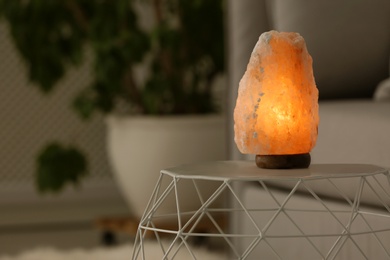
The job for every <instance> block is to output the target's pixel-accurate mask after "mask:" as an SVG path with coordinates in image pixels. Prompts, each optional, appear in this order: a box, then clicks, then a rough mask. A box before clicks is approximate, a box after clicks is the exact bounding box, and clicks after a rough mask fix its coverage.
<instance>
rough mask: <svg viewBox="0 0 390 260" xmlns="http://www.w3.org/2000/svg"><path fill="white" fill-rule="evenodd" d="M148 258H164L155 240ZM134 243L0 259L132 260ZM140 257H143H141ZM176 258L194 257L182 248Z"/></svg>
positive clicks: (207, 259)
mask: <svg viewBox="0 0 390 260" xmlns="http://www.w3.org/2000/svg"><path fill="white" fill-rule="evenodd" d="M145 248H147V252H146V253H147V255H146V257H147V258H146V259H151V260H157V259H161V258H162V253H161V248H160V246H159V245H158V244H157V243H155V242H148V244H147V247H145ZM192 250H193V253H194V255H195V256H196V258H197V259H200V260H225V259H226V256H225V255H223V254H219V253H216V252H210V251H208V250H206V249H204V248H195V249H192ZM132 253H133V245H132V244H126V245H121V246H115V247H105V248H96V249H73V250H58V249H54V248H37V249H33V250H29V251H26V252H23V253H20V254H18V255H13V256H6V255H0V260H130V259H131V257H132ZM139 259H142V258H141V257H139ZM174 259H178V260H186V259H193V258H192V257H191V256H190V255H189V253H188V251H187V250H180V251H179V253H178V254H177V255H176V257H175V258H174Z"/></svg>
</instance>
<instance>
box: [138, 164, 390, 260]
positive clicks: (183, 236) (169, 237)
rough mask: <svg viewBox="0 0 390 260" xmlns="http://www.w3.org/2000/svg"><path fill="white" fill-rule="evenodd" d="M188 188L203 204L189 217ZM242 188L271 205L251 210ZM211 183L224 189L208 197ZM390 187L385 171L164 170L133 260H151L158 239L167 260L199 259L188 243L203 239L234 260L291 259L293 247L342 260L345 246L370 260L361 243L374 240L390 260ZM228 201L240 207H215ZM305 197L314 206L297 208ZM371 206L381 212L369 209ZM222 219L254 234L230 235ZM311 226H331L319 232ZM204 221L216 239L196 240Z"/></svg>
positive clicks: (351, 167) (346, 167)
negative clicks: (229, 217) (255, 256)
mask: <svg viewBox="0 0 390 260" xmlns="http://www.w3.org/2000/svg"><path fill="white" fill-rule="evenodd" d="M185 182H191V183H192V184H193V189H194V190H195V191H196V194H197V196H194V198H193V200H196V201H198V202H199V207H198V208H197V209H194V210H190V211H187V210H183V208H185V205H182V203H181V202H180V198H181V197H182V196H185V194H186V193H187V192H188V185H185V186H186V187H187V188H186V189H187V190H182V189H180V185H181V184H183V183H185ZM238 182H251V183H254V185H257V186H258V188H259V189H262V190H263V191H265V192H266V193H265V194H267V196H268V199H267V200H266V201H267V202H266V203H260V204H259V205H256V207H254V208H248V207H247V205H245V202H244V201H243V200H242V198H241V197H240V194H239V192H237V190H235V189H234V188H233V186H235V183H238ZM211 183H213V185H215V184H216V183H217V184H218V185H216V189H215V190H214V191H213V192H211V193H210V194H201V193H200V191H199V189H198V187H199V186H200V185H209V184H211ZM389 183H390V177H389V172H388V171H387V170H386V169H384V168H381V167H378V166H374V165H365V164H337V165H336V164H321V165H315V164H314V165H311V166H310V167H309V168H308V169H292V170H267V169H259V168H257V167H256V166H255V164H254V162H251V161H220V162H207V163H200V164H193V165H184V166H180V167H176V168H171V169H167V170H162V171H161V174H160V177H159V180H158V182H157V184H156V188H155V190H154V192H153V194H152V196H151V199H150V202H149V205H148V206H147V208H146V210H145V213H144V216H143V217H142V219H141V221H140V224H139V227H138V232H137V237H136V241H135V245H134V252H133V258H132V259H150V258H148V249H147V246H146V245H147V243H145V240H146V239H147V237H151V236H152V237H155V238H156V239H157V241H158V242H159V244H160V249H161V259H176V258H175V256H177V254H178V252H179V251H182V250H184V251H186V252H187V254H188V259H198V258H197V256H196V255H195V253H194V250H193V245H192V244H191V243H190V242H189V241H190V240H191V239H192V238H194V237H201V236H202V237H210V238H212V239H219V240H220V242H221V243H224V244H225V245H226V247H227V249H228V250H229V251H230V255H231V257H232V259H246V258H249V257H250V254H251V252H252V251H253V249H254V248H256V247H258V246H262V247H264V248H265V249H266V250H268V251H269V252H270V254H271V255H273V256H274V257H275V259H291V256H286V255H283V252H282V250H281V249H282V247H286V246H287V247H288V246H298V247H299V250H300V251H301V252H303V253H302V254H303V255H304V253H306V252H307V254H308V255H309V256H310V259H338V258H337V257H338V255H339V253H340V252H341V251H342V250H343V249H344V248H345V247H346V245H349V248H352V249H348V250H355V251H356V252H357V254H358V255H359V256H360V257H361V258H362V259H369V258H370V252H367V249H366V248H365V247H364V246H362V245H361V239H362V237H365V236H369V239H370V240H372V241H374V242H373V243H374V244H375V248H374V249H373V248H371V249H369V250H368V251H370V250H377V251H379V250H380V251H381V255H383V256H384V259H389V258H390V245H389V242H388V241H387V242H386V241H384V239H386V237H384V235H385V236H387V237H388V238H389V239H390V207H389V203H390V186H389ZM275 187H278V189H280V187H283V188H284V189H288V190H287V192H284V194H286V195H284V196H280V195H278V194H280V192H279V193H278V192H277V189H275ZM226 193H227V194H228V195H229V196H230V201H233V203H229V205H226V206H221V204H220V203H215V202H216V201H217V200H218V198H219V197H220V196H222V194H225V195H226ZM325 193H326V195H324V194H325ZM329 194H332V196H329ZM302 196H305V199H307V200H308V202H309V203H307V204H306V203H304V204H302V203H295V202H296V200H295V198H297V197H302ZM168 200H174V201H175V202H176V206H177V207H176V210H175V211H174V212H167V211H166V210H165V209H164V203H165V202H166V201H168ZM261 201H263V202H264V198H262V200H261ZM366 202H370V205H375V207H365V206H364V204H365V203H366ZM220 214H236V219H237V216H238V219H239V220H244V218H246V221H249V222H250V223H251V224H253V228H251V230H250V231H248V232H244V233H242V232H232V231H228V230H225V229H224V228H223V227H222V226H221V225H220V223H219V222H218V216H220ZM257 216H261V220H259V219H260V218H257ZM307 219H313V220H314V219H315V220H316V221H323V222H324V223H323V224H319V225H316V226H314V227H313V226H312V225H310V224H309V222H310V221H307ZM205 221H208V222H209V223H211V224H212V225H213V226H214V231H213V232H210V233H200V232H194V231H195V230H197V226H198V225H200V223H204V222H205ZM166 223H170V224H169V225H167V224H166ZM378 223H381V224H380V225H378ZM383 223H385V224H383ZM307 224H309V225H307ZM237 239H238V240H243V241H247V243H246V245H245V247H244V249H239V248H238V247H237V246H236V243H235V242H234V241H235V240H237ZM303 257H304V256H303ZM300 259H309V258H300Z"/></svg>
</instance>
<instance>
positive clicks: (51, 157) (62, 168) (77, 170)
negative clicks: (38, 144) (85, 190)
mask: <svg viewBox="0 0 390 260" xmlns="http://www.w3.org/2000/svg"><path fill="white" fill-rule="evenodd" d="M86 174H87V162H86V159H85V157H84V155H83V154H82V153H81V152H80V151H79V150H78V149H77V148H75V147H64V146H62V145H61V144H59V143H57V142H53V143H51V144H49V145H47V146H46V147H45V148H44V149H43V150H42V151H41V152H40V153H39V156H38V159H37V171H36V184H37V188H38V190H39V191H40V192H59V191H61V190H62V189H63V188H64V187H65V185H66V184H69V183H71V184H73V185H76V184H78V182H79V180H80V179H81V178H82V177H84V176H85V175H86Z"/></svg>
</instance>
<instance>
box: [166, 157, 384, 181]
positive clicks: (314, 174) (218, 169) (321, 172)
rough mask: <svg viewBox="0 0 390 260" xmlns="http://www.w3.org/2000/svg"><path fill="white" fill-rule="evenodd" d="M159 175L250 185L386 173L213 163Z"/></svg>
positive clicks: (372, 168) (364, 167)
mask: <svg viewBox="0 0 390 260" xmlns="http://www.w3.org/2000/svg"><path fill="white" fill-rule="evenodd" d="M161 173H162V174H167V175H170V176H173V177H180V178H186V179H210V180H213V179H214V180H248V181H251V180H272V179H274V180H278V179H279V180H280V179H283V180H288V179H291V180H296V179H322V178H348V177H358V176H370V175H376V174H388V173H389V172H388V170H387V169H385V168H382V167H379V166H376V165H370V164H312V165H310V166H309V168H306V169H261V168H258V167H257V166H256V164H255V162H254V161H213V162H202V163H194V164H186V165H182V166H178V167H174V168H168V169H164V170H162V171H161Z"/></svg>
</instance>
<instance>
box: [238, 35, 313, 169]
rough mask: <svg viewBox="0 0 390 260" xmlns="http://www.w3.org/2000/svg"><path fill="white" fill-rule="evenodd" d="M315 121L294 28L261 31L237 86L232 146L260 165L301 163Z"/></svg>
mask: <svg viewBox="0 0 390 260" xmlns="http://www.w3.org/2000/svg"><path fill="white" fill-rule="evenodd" d="M318 123H319V116H318V89H317V87H316V84H315V81H314V77H313V69H312V58H311V56H310V55H309V53H308V51H307V49H306V44H305V41H304V39H303V38H302V36H300V35H299V34H298V33H287V32H277V31H270V32H265V33H263V34H262V35H261V36H260V38H259V41H258V42H257V44H256V46H255V48H254V50H253V52H252V55H251V57H250V60H249V64H248V66H247V70H246V72H245V74H244V76H243V77H242V79H241V81H240V85H239V89H238V97H237V102H236V107H235V109H234V134H235V136H234V140H235V142H236V144H237V147H238V149H239V150H240V152H242V153H244V154H255V155H256V164H257V166H258V167H260V168H269V169H274V168H276V169H286V168H307V167H309V165H310V160H311V159H310V151H311V150H312V148H313V147H314V146H315V143H316V140H317V135H318Z"/></svg>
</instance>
